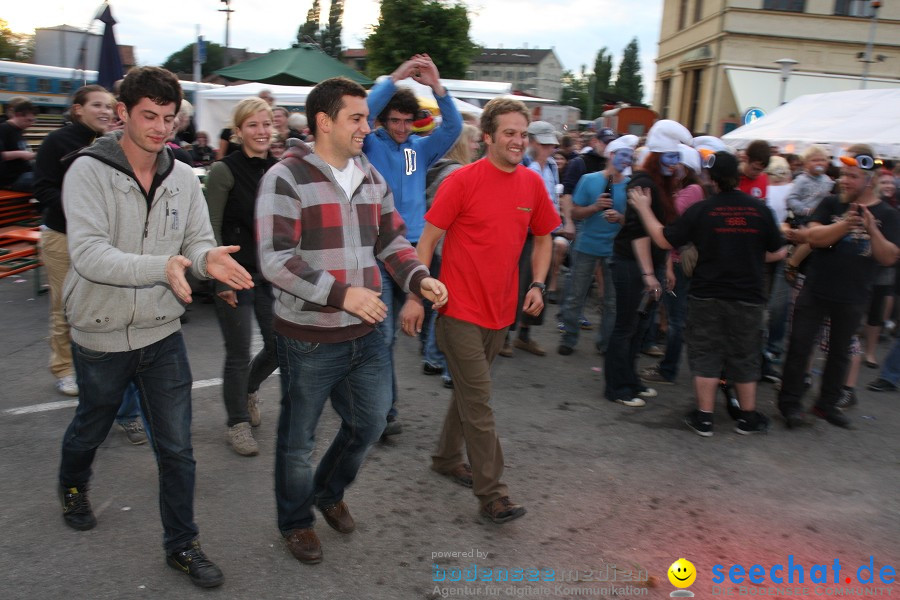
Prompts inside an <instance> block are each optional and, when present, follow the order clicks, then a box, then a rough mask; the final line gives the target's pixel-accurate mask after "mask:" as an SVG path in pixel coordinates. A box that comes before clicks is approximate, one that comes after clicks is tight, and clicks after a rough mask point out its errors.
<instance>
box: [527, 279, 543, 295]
mask: <svg viewBox="0 0 900 600" xmlns="http://www.w3.org/2000/svg"><path fill="white" fill-rule="evenodd" d="M531 288H537V289H539V290H541V296H544V295H546V294H547V284H546V283H542V282H540V281H533V282H532V283H531V285H529V286H528V289H529V290H530V289H531Z"/></svg>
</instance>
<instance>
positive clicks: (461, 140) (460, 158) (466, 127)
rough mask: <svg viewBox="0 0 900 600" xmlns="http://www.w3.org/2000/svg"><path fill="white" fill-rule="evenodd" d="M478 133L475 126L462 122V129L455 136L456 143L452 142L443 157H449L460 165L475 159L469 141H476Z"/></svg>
mask: <svg viewBox="0 0 900 600" xmlns="http://www.w3.org/2000/svg"><path fill="white" fill-rule="evenodd" d="M478 135H479V132H478V128H477V127H475V126H474V125H470V124H469V123H463V127H462V131H461V132H460V133H459V137H458V138H456V143H455V144H453V147H452V148H450V150H449V151H448V152H447V154H445V155H444V158H449V159H450V160H453V161H456V162H458V163H459V164H461V165H467V164H469V163H470V162H472V161H473V160H475V156H473V154H472V147H471V145H470V143H469V142H471V141H472V140H475V141H478Z"/></svg>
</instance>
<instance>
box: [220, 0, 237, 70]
mask: <svg viewBox="0 0 900 600" xmlns="http://www.w3.org/2000/svg"><path fill="white" fill-rule="evenodd" d="M221 1H222V3H223V4H224V5H225V8H220V9H219V12H223V13H225V56H223V57H222V66H223V67H227V66H228V63H229V60H228V47H229V44H230V43H231V40H230V39H229V38H230V34H231V13H233V12H234V9H232V8H231V0H221Z"/></svg>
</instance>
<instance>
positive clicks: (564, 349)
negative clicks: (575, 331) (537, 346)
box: [556, 344, 575, 356]
mask: <svg viewBox="0 0 900 600" xmlns="http://www.w3.org/2000/svg"><path fill="white" fill-rule="evenodd" d="M574 351H575V349H574V348H572V347H571V346H566V345H565V344H560V345H559V347H558V348H557V349H556V352H557V353H558V354H562V355H563V356H569V355H570V354H572V352H574Z"/></svg>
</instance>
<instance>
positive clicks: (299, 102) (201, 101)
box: [195, 83, 312, 146]
mask: <svg viewBox="0 0 900 600" xmlns="http://www.w3.org/2000/svg"><path fill="white" fill-rule="evenodd" d="M311 89H312V87H311V86H293V85H267V84H265V83H244V84H241V85H229V86H225V87H218V88H215V89H211V90H198V91H197V92H196V102H195V104H196V105H197V106H196V108H197V117H196V125H197V131H205V132H207V133H208V134H209V140H210V142H211V143H212V145H213V146H215V145H217V144H218V143H219V132H220V131H221V130H222V128H223V127H229V126H230V125H229V121H230V120H231V111H232V110H234V106H235V105H236V104H237V103H238V102H240V101H241V100H243V99H244V98H251V97H253V96H256V95H258V94H259V92H260V91H261V90H271V92H272V95H273V96H275V102H276V103H277V104H278V105H279V106H284V107H286V108H288V109H290V108H293V107H298V108H303V107H304V106H305V105H306V96H308V95H309V91H310V90H311Z"/></svg>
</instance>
